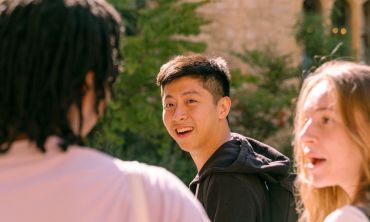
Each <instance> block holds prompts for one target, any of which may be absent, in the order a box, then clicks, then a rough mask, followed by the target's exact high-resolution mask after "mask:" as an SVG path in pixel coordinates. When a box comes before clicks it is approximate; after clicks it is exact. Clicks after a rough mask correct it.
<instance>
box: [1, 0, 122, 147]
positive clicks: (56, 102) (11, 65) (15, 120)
mask: <svg viewBox="0 0 370 222" xmlns="http://www.w3.org/2000/svg"><path fill="white" fill-rule="evenodd" d="M121 32H122V29H121V20H120V16H119V14H118V13H117V12H116V11H115V10H114V8H113V7H112V6H111V5H109V4H108V3H106V2H105V1H104V0H3V1H0V89H1V93H0V151H1V152H6V151H7V150H8V149H9V147H10V144H11V143H12V141H14V140H16V139H18V138H20V137H26V138H28V139H30V140H31V141H35V142H36V144H37V146H38V147H39V148H40V150H42V151H45V149H44V143H45V140H46V138H47V137H48V136H50V135H57V136H59V137H61V138H62V139H63V141H64V144H63V145H62V148H63V149H64V150H66V149H67V146H68V145H69V144H73V143H79V142H80V141H81V138H80V136H79V135H75V133H73V131H72V129H71V127H70V123H69V121H68V116H67V115H68V111H69V109H70V107H71V106H72V105H76V106H77V107H78V108H79V109H80V114H79V115H80V120H81V121H80V128H81V124H82V121H83V120H82V113H81V100H82V98H83V96H84V94H85V92H86V86H85V77H86V74H87V73H88V72H89V71H91V72H93V74H94V90H95V94H96V98H95V111H96V112H97V113H98V104H99V101H101V100H103V99H105V97H106V92H107V90H108V91H111V89H112V84H113V82H114V81H115V79H116V76H117V74H118V73H119V67H120V60H121V55H120V52H119V41H120V35H121Z"/></svg>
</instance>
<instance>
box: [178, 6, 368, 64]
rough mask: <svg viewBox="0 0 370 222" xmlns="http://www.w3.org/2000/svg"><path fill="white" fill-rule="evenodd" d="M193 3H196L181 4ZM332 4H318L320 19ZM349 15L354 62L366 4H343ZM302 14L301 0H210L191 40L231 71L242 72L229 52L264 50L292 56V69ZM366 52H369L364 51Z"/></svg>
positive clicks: (297, 58)
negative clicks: (204, 45)
mask: <svg viewBox="0 0 370 222" xmlns="http://www.w3.org/2000/svg"><path fill="white" fill-rule="evenodd" d="M183 1H188V2H189V1H190V2H196V1H199V0H183ZM334 1H335V0H318V2H319V4H320V8H321V13H322V15H323V16H324V17H325V18H327V20H326V21H327V22H329V23H330V20H329V16H330V12H331V8H332V6H333V4H334ZM347 2H348V4H349V6H350V11H351V20H350V26H351V33H352V47H353V49H354V51H355V57H356V59H357V60H358V61H361V60H362V57H363V54H364V50H365V49H364V47H363V43H362V41H363V40H362V35H363V30H364V24H365V21H364V14H363V4H364V3H365V2H366V0H347ZM302 10H303V0H210V1H209V3H207V4H205V5H204V6H202V7H201V8H200V9H199V13H200V14H201V15H202V16H203V17H204V18H206V19H208V20H209V21H210V23H209V24H208V25H205V26H203V27H202V33H201V34H200V35H199V36H196V37H192V39H193V40H201V41H205V42H207V43H208V49H207V52H206V53H207V54H210V55H220V56H223V57H225V58H226V59H227V60H228V61H229V63H230V65H231V66H232V67H239V68H242V69H244V68H246V67H245V64H243V63H242V62H241V61H240V60H239V59H237V58H235V56H232V55H231V53H232V52H242V51H243V49H263V48H264V47H266V46H270V47H273V49H274V50H275V51H276V52H277V53H279V54H282V55H286V54H290V55H291V56H292V62H293V64H292V65H297V64H299V63H300V60H301V58H300V55H301V48H300V46H299V45H298V44H297V42H296V40H295V37H294V25H295V24H296V22H297V18H298V16H299V14H300V13H301V12H302ZM368 50H369V51H370V49H368Z"/></svg>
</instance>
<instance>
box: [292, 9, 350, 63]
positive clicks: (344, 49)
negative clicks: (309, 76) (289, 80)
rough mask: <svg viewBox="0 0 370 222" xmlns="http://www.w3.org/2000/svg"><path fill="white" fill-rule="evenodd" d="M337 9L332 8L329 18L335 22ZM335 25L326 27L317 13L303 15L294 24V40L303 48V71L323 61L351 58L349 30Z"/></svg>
mask: <svg viewBox="0 0 370 222" xmlns="http://www.w3.org/2000/svg"><path fill="white" fill-rule="evenodd" d="M339 15H340V14H338V8H336V7H334V8H333V13H332V16H331V19H332V20H335V19H336V17H337V16H339ZM342 28H345V27H337V26H336V25H334V26H331V25H326V24H325V21H324V19H323V17H322V16H321V15H320V14H318V13H303V14H302V15H301V17H300V18H299V19H298V22H297V24H296V39H297V41H298V42H299V43H300V44H301V45H302V46H303V48H304V55H303V56H304V58H303V69H304V70H309V69H310V68H312V67H317V66H319V65H320V64H322V63H323V62H325V61H328V60H332V59H336V58H341V59H348V58H351V57H352V54H353V52H352V49H351V33H350V29H349V28H348V27H347V28H345V32H343V31H344V30H343V31H342Z"/></svg>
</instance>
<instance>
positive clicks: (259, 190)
mask: <svg viewBox="0 0 370 222" xmlns="http://www.w3.org/2000/svg"><path fill="white" fill-rule="evenodd" d="M206 183H207V184H205V188H206V189H207V196H208V197H212V196H213V195H214V196H218V197H220V196H222V197H223V196H225V197H224V198H229V197H230V198H231V199H233V198H238V199H244V200H245V199H250V200H251V201H253V200H255V201H257V202H261V201H262V200H263V198H262V196H264V195H265V189H264V184H263V182H262V181H261V179H260V178H259V177H258V176H257V175H255V174H243V173H213V174H211V175H209V181H208V182H206Z"/></svg>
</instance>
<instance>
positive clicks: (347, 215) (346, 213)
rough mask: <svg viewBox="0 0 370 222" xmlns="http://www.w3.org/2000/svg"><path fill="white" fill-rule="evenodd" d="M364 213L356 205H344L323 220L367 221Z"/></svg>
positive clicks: (334, 221) (328, 221) (341, 221)
mask: <svg viewBox="0 0 370 222" xmlns="http://www.w3.org/2000/svg"><path fill="white" fill-rule="evenodd" d="M368 221H369V220H368V219H367V217H366V215H365V214H364V213H363V212H362V211H361V210H359V209H358V208H357V207H354V206H351V205H346V206H344V207H342V208H339V209H337V210H335V211H333V212H332V213H331V214H329V215H328V216H327V217H326V218H325V220H324V222H368Z"/></svg>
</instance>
